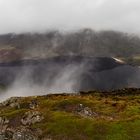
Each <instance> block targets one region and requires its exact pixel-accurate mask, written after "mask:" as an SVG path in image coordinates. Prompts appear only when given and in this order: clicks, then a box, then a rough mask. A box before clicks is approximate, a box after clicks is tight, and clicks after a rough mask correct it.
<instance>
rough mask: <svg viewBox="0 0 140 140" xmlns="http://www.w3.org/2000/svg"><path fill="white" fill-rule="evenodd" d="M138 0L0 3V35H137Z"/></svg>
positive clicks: (139, 21)
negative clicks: (90, 32)
mask: <svg viewBox="0 0 140 140" xmlns="http://www.w3.org/2000/svg"><path fill="white" fill-rule="evenodd" d="M139 26H140V0H0V34H2V33H9V32H16V33H19V32H32V31H34V32H38V31H39V32H40V31H46V30H47V29H59V30H71V29H72V30H73V29H79V28H93V29H95V30H102V29H104V30H107V29H113V30H121V31H125V32H132V33H138V34H140V28H139Z"/></svg>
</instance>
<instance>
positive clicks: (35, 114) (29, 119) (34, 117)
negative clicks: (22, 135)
mask: <svg viewBox="0 0 140 140" xmlns="http://www.w3.org/2000/svg"><path fill="white" fill-rule="evenodd" d="M43 118H44V117H43V116H42V115H41V113H40V112H39V111H28V112H26V113H25V114H24V116H23V118H22V119H21V123H22V124H23V125H31V124H35V123H37V122H41V121H42V120H43Z"/></svg>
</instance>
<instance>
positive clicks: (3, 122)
mask: <svg viewBox="0 0 140 140" xmlns="http://www.w3.org/2000/svg"><path fill="white" fill-rule="evenodd" d="M8 123H9V120H8V119H7V118H6V117H0V133H1V134H2V133H3V132H5V130H6V129H7V126H8Z"/></svg>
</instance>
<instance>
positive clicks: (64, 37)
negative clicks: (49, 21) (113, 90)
mask: <svg viewBox="0 0 140 140" xmlns="http://www.w3.org/2000/svg"><path fill="white" fill-rule="evenodd" d="M7 46H8V48H9V47H12V48H15V49H17V51H14V52H13V53H15V52H18V54H16V55H17V56H18V57H16V56H15V55H14V57H15V58H17V59H18V58H19V55H21V56H22V57H23V58H39V57H41V58H46V57H53V56H58V55H81V56H82V55H83V56H108V57H118V58H123V59H125V60H131V62H132V63H133V61H137V60H136V59H135V57H137V58H138V57H139V56H140V38H139V37H138V36H136V35H131V34H127V33H122V32H117V31H100V32H96V31H94V30H91V29H83V30H79V31H75V32H69V33H66V32H64V33H62V32H59V31H48V32H46V33H42V34H41V33H26V34H6V35H0V48H5V49H6V50H7ZM1 52H2V51H0V53H1ZM21 52H22V53H21ZM10 56H11V55H8V54H7V57H10ZM12 56H13V55H12ZM15 58H14V59H15ZM5 59H6V58H5ZM134 64H139V62H138V61H137V62H134Z"/></svg>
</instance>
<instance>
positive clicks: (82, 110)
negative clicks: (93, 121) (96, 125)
mask: <svg viewBox="0 0 140 140" xmlns="http://www.w3.org/2000/svg"><path fill="white" fill-rule="evenodd" d="M76 111H77V113H78V114H79V115H81V116H83V117H96V116H97V115H98V114H97V113H96V112H93V111H92V109H91V108H89V107H85V106H84V105H83V104H79V105H78V107H77V109H76Z"/></svg>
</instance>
